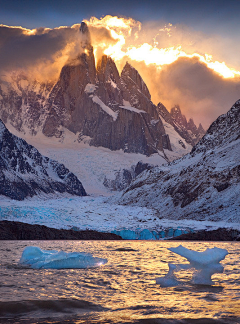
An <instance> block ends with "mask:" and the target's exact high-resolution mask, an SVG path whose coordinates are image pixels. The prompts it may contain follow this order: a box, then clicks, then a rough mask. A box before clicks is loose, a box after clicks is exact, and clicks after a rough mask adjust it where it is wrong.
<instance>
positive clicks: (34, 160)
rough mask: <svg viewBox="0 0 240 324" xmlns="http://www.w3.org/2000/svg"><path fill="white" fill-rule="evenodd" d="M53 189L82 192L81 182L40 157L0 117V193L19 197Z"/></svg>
mask: <svg viewBox="0 0 240 324" xmlns="http://www.w3.org/2000/svg"><path fill="white" fill-rule="evenodd" d="M55 192H59V193H63V192H66V193H69V194H72V195H77V196H85V195H86V192H85V190H84V188H83V186H82V184H81V182H80V181H79V180H78V178H77V177H76V176H75V175H74V174H73V173H71V172H70V171H69V170H68V169H67V168H66V167H65V166H64V165H63V164H60V163H58V162H56V161H54V160H51V159H49V158H47V157H44V156H42V155H41V154H40V153H39V152H38V150H37V149H36V148H34V147H33V146H31V145H29V144H28V143H27V142H26V141H24V140H23V139H21V138H19V137H17V136H14V135H12V134H11V133H10V132H9V131H8V130H7V128H6V127H5V125H4V124H3V122H2V121H1V120H0V195H4V196H7V197H10V198H12V199H17V200H23V199H24V198H26V197H32V196H34V195H37V194H39V193H45V194H49V193H55Z"/></svg>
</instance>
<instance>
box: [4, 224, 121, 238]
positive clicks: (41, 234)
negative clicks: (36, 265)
mask: <svg viewBox="0 0 240 324" xmlns="http://www.w3.org/2000/svg"><path fill="white" fill-rule="evenodd" d="M121 239H122V238H121V236H119V235H116V234H113V233H102V232H97V231H93V230H87V231H75V230H65V229H56V228H50V227H47V226H44V225H31V224H27V223H21V222H11V221H0V240H121Z"/></svg>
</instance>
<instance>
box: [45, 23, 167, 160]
mask: <svg viewBox="0 0 240 324" xmlns="http://www.w3.org/2000/svg"><path fill="white" fill-rule="evenodd" d="M83 24H84V23H83ZM84 28H85V29H84V30H85V32H86V30H87V29H86V28H87V27H86V26H85V27H84ZM86 39H87V38H86ZM85 47H86V49H87V53H83V54H81V55H79V57H78V58H77V59H76V60H74V61H72V62H70V63H69V64H68V65H66V66H64V67H63V69H62V71H61V74H60V77H59V80H58V82H57V84H56V85H55V86H54V88H53V90H52V91H51V93H50V95H49V100H48V109H47V110H48V111H49V112H48V115H47V117H46V120H45V122H44V125H43V133H44V134H45V135H46V136H56V137H60V136H61V135H62V130H61V128H62V127H64V128H67V129H68V130H70V131H71V132H73V133H75V134H76V133H78V134H79V136H80V138H81V137H82V136H88V137H90V138H91V140H90V145H93V146H103V147H106V148H109V149H111V150H120V149H122V150H124V151H125V152H131V153H142V154H145V155H151V154H153V153H157V152H158V150H160V151H162V150H163V149H164V148H165V149H169V150H171V144H170V141H169V139H168V135H167V134H166V133H165V129H164V127H163V124H162V122H161V120H160V119H159V116H158V113H157V111H156V107H155V106H154V105H153V103H152V102H151V96H150V93H149V91H148V88H147V86H146V84H145V83H144V81H143V80H142V78H141V76H140V75H139V73H138V72H137V70H135V69H134V68H133V67H132V66H131V65H130V64H128V63H126V65H125V67H124V68H123V71H122V73H121V76H120V75H119V73H118V70H117V67H116V65H115V63H114V61H113V60H112V59H111V58H109V57H106V56H103V57H102V58H101V60H100V61H99V62H98V64H97V67H95V60H94V55H93V48H92V46H91V40H90V36H89V39H88V43H86V44H85ZM153 121H154V122H153Z"/></svg>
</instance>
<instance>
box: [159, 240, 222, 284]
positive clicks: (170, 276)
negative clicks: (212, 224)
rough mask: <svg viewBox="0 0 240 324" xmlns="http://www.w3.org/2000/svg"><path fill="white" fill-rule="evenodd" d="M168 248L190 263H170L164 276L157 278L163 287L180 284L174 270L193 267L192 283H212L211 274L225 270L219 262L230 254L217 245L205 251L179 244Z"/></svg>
mask: <svg viewBox="0 0 240 324" xmlns="http://www.w3.org/2000/svg"><path fill="white" fill-rule="evenodd" d="M168 250H170V251H172V252H174V253H176V254H179V255H181V256H182V257H184V258H186V259H187V260H188V261H189V263H190V264H176V265H175V264H169V272H168V273H167V274H166V275H165V276H164V277H160V278H157V279H156V283H157V284H160V285H161V286H162V287H170V286H175V285H178V284H179V281H177V279H176V278H175V275H174V272H176V271H179V270H183V269H191V268H193V269H195V270H196V272H195V273H194V274H193V277H192V283H194V284H200V285H212V284H214V282H213V281H212V279H211V276H212V275H213V274H214V273H222V272H223V270H224V268H223V266H222V265H221V264H219V262H220V261H221V260H223V259H224V258H225V256H226V255H227V254H228V251H227V250H225V249H220V248H217V247H214V248H212V249H209V248H207V249H206V250H205V251H204V252H197V251H193V250H189V249H187V248H185V247H183V246H182V245H179V246H178V247H176V248H174V247H173V248H169V249H168Z"/></svg>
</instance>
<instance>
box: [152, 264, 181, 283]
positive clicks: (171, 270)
mask: <svg viewBox="0 0 240 324" xmlns="http://www.w3.org/2000/svg"><path fill="white" fill-rule="evenodd" d="M168 267H169V271H168V273H167V274H166V275H165V276H164V277H160V278H157V279H156V283H157V284H159V285H160V286H161V287H175V286H177V285H179V281H178V280H177V279H176V278H175V275H174V271H175V270H176V268H177V266H176V265H175V264H172V263H169V264H168Z"/></svg>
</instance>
